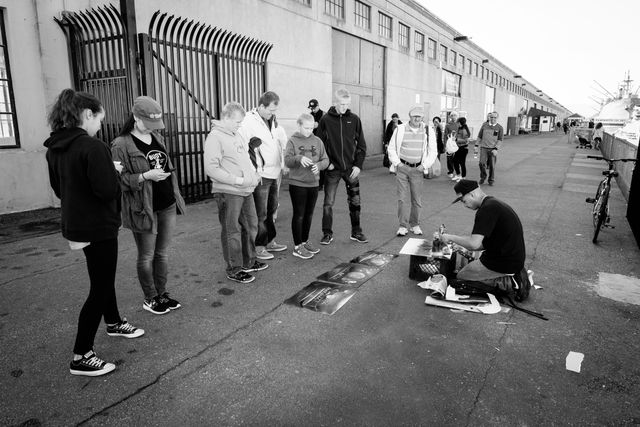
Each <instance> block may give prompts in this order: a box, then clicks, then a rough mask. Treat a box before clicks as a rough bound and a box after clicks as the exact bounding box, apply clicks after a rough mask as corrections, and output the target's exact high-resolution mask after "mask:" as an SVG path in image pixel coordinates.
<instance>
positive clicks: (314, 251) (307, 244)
mask: <svg viewBox="0 0 640 427" xmlns="http://www.w3.org/2000/svg"><path fill="white" fill-rule="evenodd" d="M303 245H304V248H305V249H306V250H308V251H309V252H311V253H312V254H314V255H315V254H317V253H320V249H318V248H316V247H315V245H314V244H313V243H311V242H304V243H303Z"/></svg>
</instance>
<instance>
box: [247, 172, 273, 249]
mask: <svg viewBox="0 0 640 427" xmlns="http://www.w3.org/2000/svg"><path fill="white" fill-rule="evenodd" d="M253 200H254V201H255V203H256V214H257V215H258V235H257V236H256V246H266V245H267V243H269V242H270V241H272V240H273V239H275V237H276V225H275V222H274V219H273V216H274V215H275V213H276V210H277V209H278V180H276V179H270V178H262V183H261V184H259V185H258V186H257V187H256V189H255V190H253Z"/></svg>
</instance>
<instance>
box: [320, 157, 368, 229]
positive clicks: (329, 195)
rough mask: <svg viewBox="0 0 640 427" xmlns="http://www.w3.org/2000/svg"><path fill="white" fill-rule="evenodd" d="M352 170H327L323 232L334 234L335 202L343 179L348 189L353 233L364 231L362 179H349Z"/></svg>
mask: <svg viewBox="0 0 640 427" xmlns="http://www.w3.org/2000/svg"><path fill="white" fill-rule="evenodd" d="M349 175H351V171H339V170H336V169H333V170H327V171H326V173H325V177H324V178H325V181H324V203H323V205H322V232H323V233H324V234H331V235H332V234H333V229H332V227H333V204H334V202H335V200H336V192H337V191H338V184H339V183H340V180H343V181H344V183H345V186H346V189H347V203H348V204H349V216H350V217H351V234H355V233H362V228H360V181H358V178H356V179H354V180H353V181H352V180H350V179H349Z"/></svg>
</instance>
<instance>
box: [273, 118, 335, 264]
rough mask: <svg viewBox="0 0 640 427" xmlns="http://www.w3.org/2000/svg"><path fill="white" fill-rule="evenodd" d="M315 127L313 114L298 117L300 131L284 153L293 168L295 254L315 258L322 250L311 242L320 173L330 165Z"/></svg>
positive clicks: (289, 166) (291, 184)
mask: <svg viewBox="0 0 640 427" xmlns="http://www.w3.org/2000/svg"><path fill="white" fill-rule="evenodd" d="M313 126H314V120H313V116H312V115H311V114H307V113H305V114H301V115H300V117H298V131H297V132H295V133H294V134H293V135H291V138H289V141H288V142H287V149H286V153H285V156H284V163H285V165H286V166H287V167H288V168H289V195H290V196H291V204H292V205H293V216H292V218H291V231H292V233H293V243H294V248H293V255H294V256H297V257H298V258H302V259H309V258H312V257H313V256H314V255H315V254H317V253H318V252H320V250H319V249H318V248H316V247H315V246H314V245H313V244H312V243H311V242H309V230H310V229H311V221H312V219H313V209H314V208H315V206H316V200H317V199H318V182H319V176H320V175H319V174H320V171H321V170H324V169H326V168H327V166H329V158H328V157H327V154H326V152H325V150H324V144H323V143H322V140H320V138H318V137H317V136H315V135H313Z"/></svg>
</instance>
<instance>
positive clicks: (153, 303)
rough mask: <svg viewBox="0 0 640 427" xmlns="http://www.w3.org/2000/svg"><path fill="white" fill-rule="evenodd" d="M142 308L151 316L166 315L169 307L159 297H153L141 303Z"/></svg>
mask: <svg viewBox="0 0 640 427" xmlns="http://www.w3.org/2000/svg"><path fill="white" fill-rule="evenodd" d="M142 308H144V309H145V310H147V311H148V312H150V313H153V314H167V313H168V312H169V311H170V310H169V306H168V305H167V304H166V303H165V302H164V301H162V300H160V297H158V296H155V297H153V298H151V299H145V300H144V302H143V303H142Z"/></svg>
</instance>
